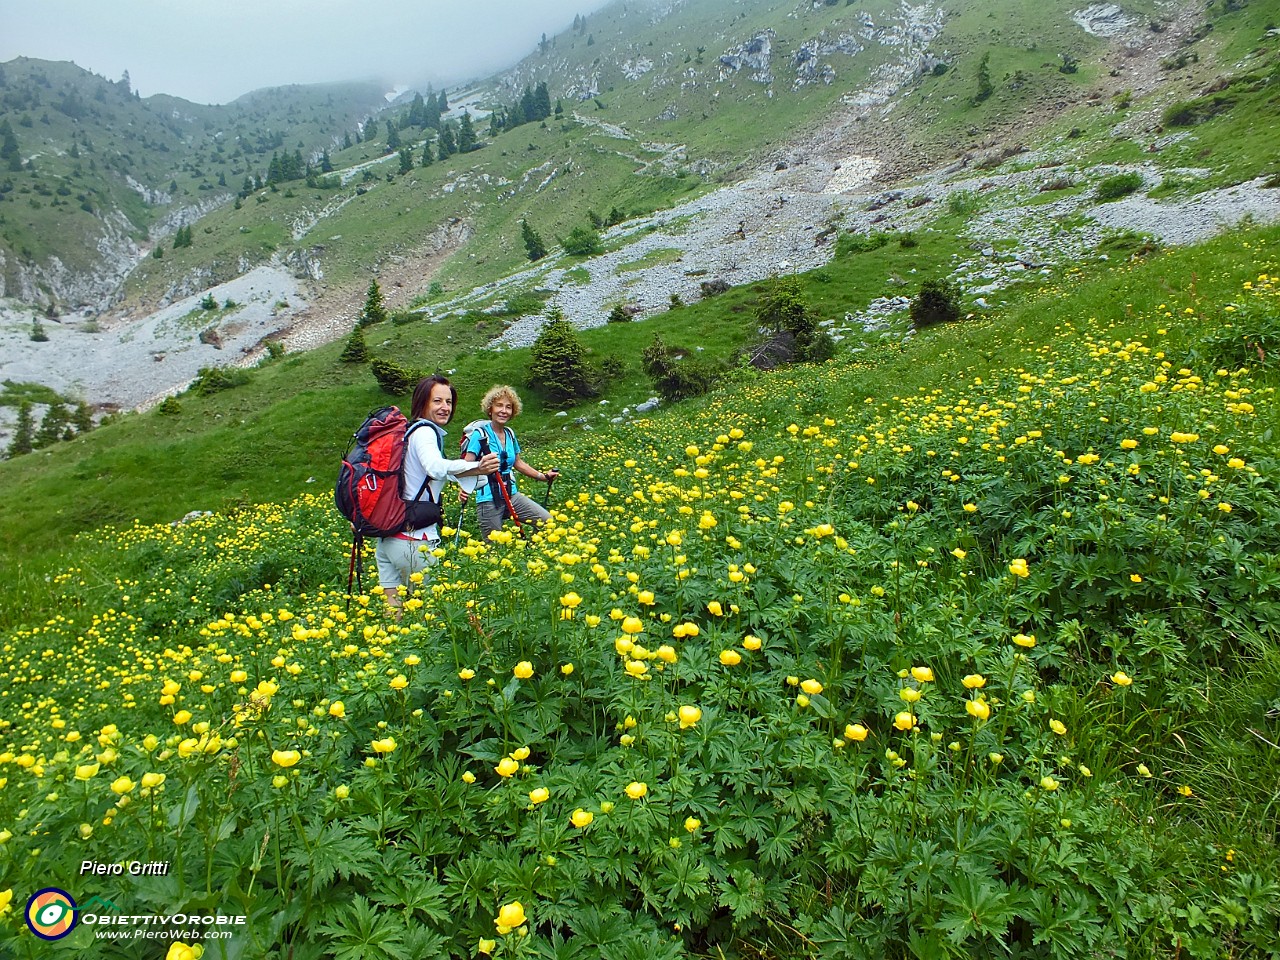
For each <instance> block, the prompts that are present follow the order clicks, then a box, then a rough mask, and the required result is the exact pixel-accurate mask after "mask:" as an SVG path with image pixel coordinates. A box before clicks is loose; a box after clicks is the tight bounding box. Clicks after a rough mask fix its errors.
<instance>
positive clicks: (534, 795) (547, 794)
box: [529, 787, 551, 805]
mask: <svg viewBox="0 0 1280 960" xmlns="http://www.w3.org/2000/svg"><path fill="white" fill-rule="evenodd" d="M549 799H551V791H550V790H548V789H547V788H546V787H535V788H534V789H532V790H530V791H529V802H530V803H532V804H534V805H537V804H539V803H546V802H547V801H548V800H549Z"/></svg>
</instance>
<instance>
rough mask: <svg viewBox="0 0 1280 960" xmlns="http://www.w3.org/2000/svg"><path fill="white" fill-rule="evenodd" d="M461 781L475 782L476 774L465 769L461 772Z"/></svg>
mask: <svg viewBox="0 0 1280 960" xmlns="http://www.w3.org/2000/svg"><path fill="white" fill-rule="evenodd" d="M462 782H463V783H475V782H476V775H475V774H474V773H472V772H471V771H470V770H467V771H466V772H465V773H463V774H462Z"/></svg>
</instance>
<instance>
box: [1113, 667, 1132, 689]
mask: <svg viewBox="0 0 1280 960" xmlns="http://www.w3.org/2000/svg"><path fill="white" fill-rule="evenodd" d="M1111 682H1112V683H1114V684H1115V685H1116V686H1117V687H1127V686H1129V684H1131V683H1133V678H1132V677H1130V676H1129V675H1128V674H1127V673H1125V672H1124V671H1123V670H1117V671H1116V672H1115V673H1113V674H1112V675H1111Z"/></svg>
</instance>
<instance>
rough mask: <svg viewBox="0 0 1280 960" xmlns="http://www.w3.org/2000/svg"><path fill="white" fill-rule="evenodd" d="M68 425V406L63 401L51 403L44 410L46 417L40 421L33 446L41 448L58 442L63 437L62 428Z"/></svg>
mask: <svg viewBox="0 0 1280 960" xmlns="http://www.w3.org/2000/svg"><path fill="white" fill-rule="evenodd" d="M66 425H67V408H66V407H64V406H63V405H62V403H61V402H57V403H53V404H51V405H50V406H49V409H48V410H46V411H45V412H44V419H42V420H41V421H40V429H39V430H37V431H36V436H35V440H34V441H33V446H35V448H36V449H37V450H39V449H42V448H44V447H48V446H51V445H53V444H55V443H57V442H58V441H59V440H61V439H62V430H63V428H64V427H65V426H66Z"/></svg>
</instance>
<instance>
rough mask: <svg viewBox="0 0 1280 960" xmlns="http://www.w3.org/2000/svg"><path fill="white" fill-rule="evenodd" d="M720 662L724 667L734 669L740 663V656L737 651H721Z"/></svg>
mask: <svg viewBox="0 0 1280 960" xmlns="http://www.w3.org/2000/svg"><path fill="white" fill-rule="evenodd" d="M720 662H721V663H722V664H724V665H725V666H726V667H736V666H737V665H738V664H740V663H741V662H742V654H740V653H739V652H738V651H737V650H721V651H720Z"/></svg>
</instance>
